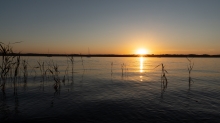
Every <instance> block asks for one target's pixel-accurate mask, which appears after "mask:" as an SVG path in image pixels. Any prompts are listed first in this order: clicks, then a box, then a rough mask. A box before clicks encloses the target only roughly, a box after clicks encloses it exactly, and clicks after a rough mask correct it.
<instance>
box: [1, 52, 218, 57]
mask: <svg viewBox="0 0 220 123" xmlns="http://www.w3.org/2000/svg"><path fill="white" fill-rule="evenodd" d="M2 55H3V54H0V56H2ZM7 55H8V56H45V57H57V56H60V57H61V56H65V57H66V56H73V57H141V56H142V57H158V58H160V57H201V58H209V57H211V58H220V54H219V55H208V54H202V55H198V54H145V55H139V54H38V53H13V54H7Z"/></svg>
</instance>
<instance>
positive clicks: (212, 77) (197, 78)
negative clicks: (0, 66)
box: [0, 57, 220, 123]
mask: <svg viewBox="0 0 220 123" xmlns="http://www.w3.org/2000/svg"><path fill="white" fill-rule="evenodd" d="M21 59H23V60H26V61H28V66H27V71H28V72H27V73H28V75H27V77H26V80H25V79H24V77H23V69H22V65H20V70H19V74H18V77H17V79H16V92H15V91H14V79H13V78H10V77H8V80H7V83H6V87H5V93H3V92H2V91H0V118H1V122H2V121H3V122H89V123H103V122H105V123H134V122H135V123H136V122H144V123H146V122H212V123H213V122H220V58H194V59H192V62H193V63H194V67H193V69H192V71H191V74H190V77H189V72H188V68H187V67H188V65H189V61H188V60H187V59H186V58H150V57H123V58H122V57H117V58H116V57H91V58H87V57H82V58H81V57H73V60H74V61H73V64H72V63H71V61H70V59H69V58H67V57H21ZM38 63H39V64H40V65H41V66H40V65H39V64H38ZM161 64H163V65H164V66H165V67H164V70H166V71H167V73H166V74H165V77H166V78H167V81H164V79H163V77H161V73H162V65H161ZM158 65H160V66H158ZM40 67H41V70H40ZM55 68H57V69H56V70H57V71H56V70H55ZM43 69H44V70H43ZM72 70H73V72H72ZM45 71H46V72H45ZM45 73H46V74H45ZM56 82H57V83H59V84H57V85H59V86H57V87H55V85H56Z"/></svg>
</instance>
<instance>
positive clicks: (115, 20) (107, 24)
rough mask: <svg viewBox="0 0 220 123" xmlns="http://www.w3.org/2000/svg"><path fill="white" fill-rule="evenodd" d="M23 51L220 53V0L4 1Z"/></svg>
mask: <svg viewBox="0 0 220 123" xmlns="http://www.w3.org/2000/svg"><path fill="white" fill-rule="evenodd" d="M17 41H23V42H22V43H20V44H14V45H13V47H14V50H15V51H21V52H22V53H29V52H31V53H48V51H49V52H50V53H88V48H89V49H90V53H91V54H96V53H98V54H134V53H135V51H136V50H137V49H138V48H146V49H148V50H149V53H152V54H153V53H154V54H189V53H192V54H220V0H62V1H61V0H59V1H56V0H13V1H12V0H10V1H9V0H1V1H0V42H3V43H8V42H11V43H12V42H17Z"/></svg>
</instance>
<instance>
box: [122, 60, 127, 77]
mask: <svg viewBox="0 0 220 123" xmlns="http://www.w3.org/2000/svg"><path fill="white" fill-rule="evenodd" d="M125 68H126V65H125V64H124V63H123V64H121V75H122V76H124V70H125Z"/></svg>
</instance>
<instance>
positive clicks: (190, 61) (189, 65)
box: [186, 57, 194, 89]
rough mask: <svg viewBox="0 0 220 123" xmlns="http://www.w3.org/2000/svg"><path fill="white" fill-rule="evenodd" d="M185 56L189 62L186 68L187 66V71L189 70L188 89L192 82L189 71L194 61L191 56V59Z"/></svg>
mask: <svg viewBox="0 0 220 123" xmlns="http://www.w3.org/2000/svg"><path fill="white" fill-rule="evenodd" d="M186 58H187V60H188V61H189V64H188V66H187V68H188V72H189V89H190V87H191V84H192V83H191V82H193V81H192V78H191V71H192V69H193V66H194V62H193V61H192V59H193V58H191V59H189V58H188V57H186Z"/></svg>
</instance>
